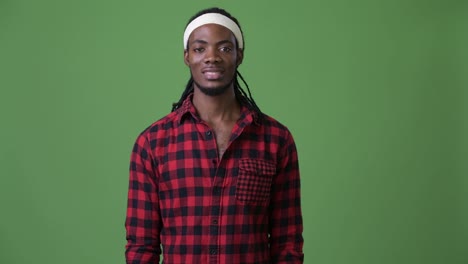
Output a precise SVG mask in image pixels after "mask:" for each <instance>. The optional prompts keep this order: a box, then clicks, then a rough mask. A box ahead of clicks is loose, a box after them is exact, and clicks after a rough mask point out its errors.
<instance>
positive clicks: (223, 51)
mask: <svg viewBox="0 0 468 264" xmlns="http://www.w3.org/2000/svg"><path fill="white" fill-rule="evenodd" d="M243 46H244V40H243V36H242V31H241V29H240V26H239V24H238V22H237V20H236V19H235V18H233V17H232V16H231V15H230V14H229V13H227V12H226V11H225V10H222V9H219V8H210V9H205V10H202V11H201V12H199V13H197V14H196V15H195V16H194V17H192V19H191V20H190V21H189V23H188V25H187V27H186V29H185V33H184V61H185V64H186V65H187V66H189V68H190V73H191V76H192V79H193V82H194V86H195V88H197V89H199V90H200V91H201V92H203V93H204V94H206V95H211V96H216V95H220V94H223V93H224V92H225V91H226V90H228V89H233V88H234V79H235V77H236V71H237V67H238V66H239V65H240V64H241V63H242V59H243Z"/></svg>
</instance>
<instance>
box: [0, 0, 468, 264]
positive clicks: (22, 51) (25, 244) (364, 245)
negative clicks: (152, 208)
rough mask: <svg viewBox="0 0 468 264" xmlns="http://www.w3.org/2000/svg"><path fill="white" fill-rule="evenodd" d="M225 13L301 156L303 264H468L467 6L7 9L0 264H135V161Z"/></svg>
mask: <svg viewBox="0 0 468 264" xmlns="http://www.w3.org/2000/svg"><path fill="white" fill-rule="evenodd" d="M213 5H218V6H221V7H224V8H226V9H227V10H228V11H230V12H231V13H232V14H233V15H234V16H236V17H237V18H238V19H239V21H240V23H241V25H242V26H243V30H244V33H245V39H246V50H245V60H244V63H243V65H241V67H240V71H241V72H242V73H243V75H244V77H245V78H246V80H247V82H248V83H249V86H250V87H251V90H252V93H253V96H254V98H255V99H256V101H257V103H258V105H259V106H260V107H261V109H262V110H263V111H264V112H266V113H268V114H270V115H272V116H274V117H275V118H277V119H278V120H279V121H281V122H282V123H284V124H285V125H287V126H288V127H289V128H290V130H291V131H292V133H293V135H294V136H295V140H296V144H297V146H298V150H299V155H300V166H301V175H302V196H303V211H304V212H303V213H304V224H305V230H304V238H305V246H304V252H305V263H311V264H312V263H321V264H341V263H343V264H350V263H351V264H354V263H356V264H358V263H359V264H367V263H368V264H375V263H379V264H386V263H388V264H406V263H407V264H415V263H421V264H423V263H424V264H427V263H449V264H455V263H456V264H458V263H460V264H461V263H468V203H467V199H468V48H467V47H468V2H467V1H462V0H461V1H410V0H405V1H404V0H397V1H375V0H374V1H371V0H369V1H363V0H357V1H346V0H316V1H287V2H285V1H175V0H174V1H148V0H141V1H122V0H114V1H90V0H86V1H52V0H44V1H32V0H31V1H25V0H0V117H1V119H0V124H1V130H0V131H1V132H0V133H1V136H0V171H1V177H0V263H8V264H17V263H18V264H20V263H21V264H23V263H52V264H55V263H57V264H58V263H70V264H73V263H76V264H82V263H90V264H92V263H124V245H125V231H124V218H125V209H126V195H127V186H128V182H127V181H128V173H127V171H128V164H129V155H130V151H131V148H132V144H133V142H134V140H135V138H136V136H137V135H138V133H139V132H141V131H142V130H143V129H144V128H146V127H147V126H148V125H149V124H150V123H152V122H153V121H155V120H157V119H159V118H160V117H162V116H163V115H165V114H166V113H168V112H169V110H170V107H171V103H172V102H175V101H177V100H178V98H179V96H180V94H181V92H182V90H183V88H184V85H185V83H186V81H187V79H188V69H187V68H186V66H185V65H184V64H183V57H182V54H183V48H182V34H183V30H184V26H185V24H186V22H187V20H188V19H189V17H191V16H192V15H193V14H194V13H196V12H197V11H198V10H200V9H202V8H206V7H210V6H213Z"/></svg>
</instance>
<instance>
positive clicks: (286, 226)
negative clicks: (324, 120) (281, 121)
mask: <svg viewBox="0 0 468 264" xmlns="http://www.w3.org/2000/svg"><path fill="white" fill-rule="evenodd" d="M281 153H282V154H280V159H279V160H278V171H277V175H276V178H275V179H274V183H273V186H272V200H271V211H270V212H271V216H270V255H271V260H272V263H275V264H276V263H277V264H279V263H289V264H291V263H303V262H304V253H303V251H302V248H303V244H304V240H303V237H302V231H303V226H302V211H301V197H300V196H301V195H300V177H299V163H298V156H297V150H296V145H295V143H294V140H293V138H292V135H291V134H290V133H289V132H288V133H287V137H286V144H285V145H284V146H283V148H282V151H281Z"/></svg>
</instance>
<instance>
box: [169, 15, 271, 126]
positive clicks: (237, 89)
mask: <svg viewBox="0 0 468 264" xmlns="http://www.w3.org/2000/svg"><path fill="white" fill-rule="evenodd" d="M207 13H218V14H222V15H224V16H226V17H228V18H230V19H231V20H232V21H234V22H235V23H236V24H237V26H239V29H241V27H240V24H239V22H238V21H237V19H236V18H235V17H233V16H231V14H229V13H228V12H227V11H226V10H224V9H221V8H217V7H213V8H208V9H204V10H201V11H200V12H198V13H197V14H195V15H194V16H193V17H192V18H190V20H189V22H188V23H187V25H188V24H190V22H192V21H193V20H194V19H196V18H197V17H199V16H201V15H204V14H207ZM241 32H242V29H241ZM242 41H243V40H242ZM242 44H243V46H244V49H245V43H244V42H243V43H242ZM236 46H237V47H239V43H238V40H237V38H236ZM237 77H239V78H240V79H241V80H242V82H243V84H244V85H245V87H246V88H247V93H246V92H245V91H244V89H242V87H241V85H240V83H239V80H238V78H237ZM233 80H234V93H235V95H236V99H237V100H238V102H239V103H240V104H241V105H245V106H246V107H247V108H249V109H250V110H252V111H254V112H256V113H257V114H258V117H259V118H261V117H262V116H263V113H262V112H261V111H260V108H258V106H257V104H256V103H255V100H254V99H253V98H252V94H251V92H250V89H249V85H248V84H247V82H246V81H245V80H244V77H242V75H241V74H240V72H239V71H237V70H236V73H235V75H234V79H233ZM193 83H194V81H193V77H192V76H190V79H189V80H188V82H187V85H186V86H185V90H184V92H183V93H182V95H181V97H180V99H179V101H178V102H177V103H174V104H172V111H175V110H177V109H178V108H179V107H180V106H181V105H182V103H183V102H184V101H185V99H186V98H187V97H188V96H189V95H190V94H191V93H192V92H193Z"/></svg>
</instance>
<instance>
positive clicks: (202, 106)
mask: <svg viewBox="0 0 468 264" xmlns="http://www.w3.org/2000/svg"><path fill="white" fill-rule="evenodd" d="M193 105H194V106H195V109H197V112H198V115H199V116H200V118H201V119H202V120H203V121H205V122H208V123H219V122H224V121H236V120H237V119H238V118H239V116H240V105H239V102H238V101H237V100H236V96H235V94H234V89H228V90H227V91H226V92H225V93H223V94H220V95H216V96H210V95H206V94H204V93H202V92H201V91H200V90H199V89H197V88H195V89H194V93H193Z"/></svg>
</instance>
